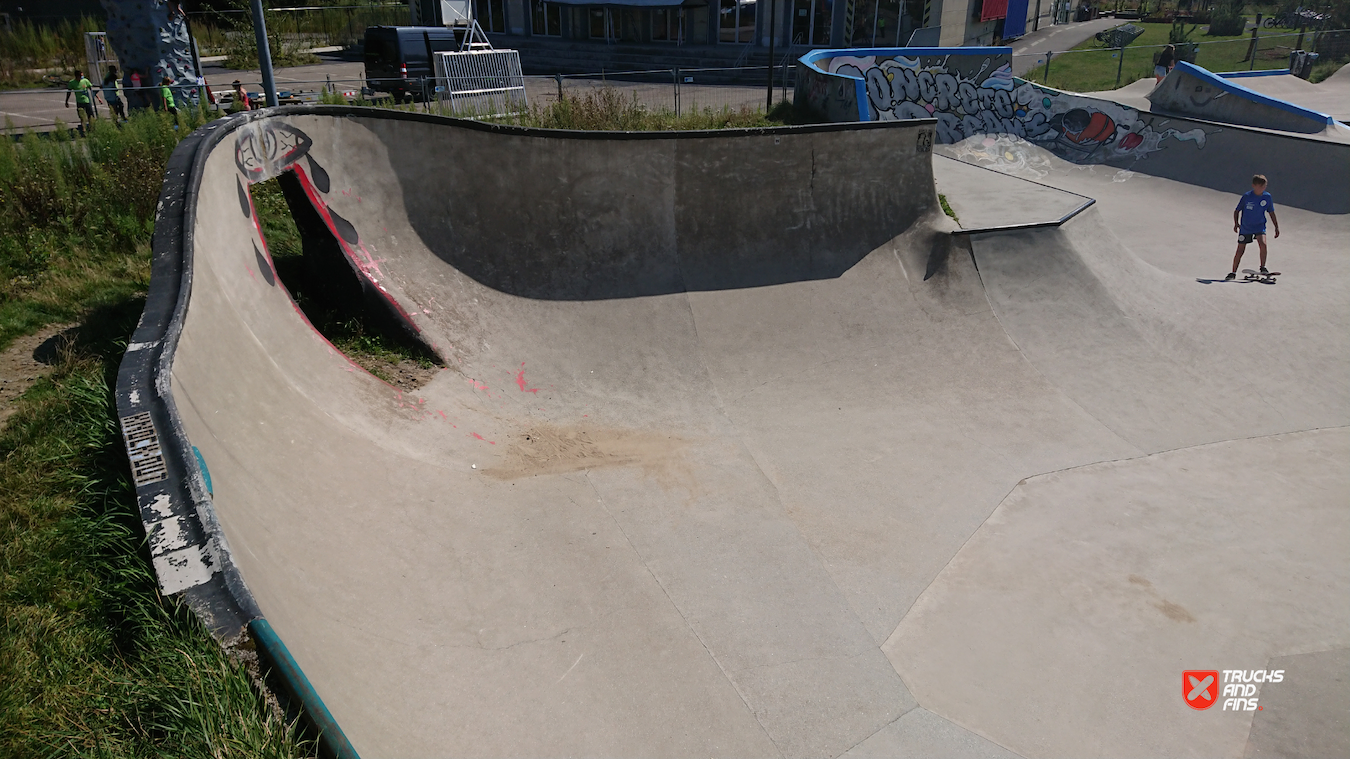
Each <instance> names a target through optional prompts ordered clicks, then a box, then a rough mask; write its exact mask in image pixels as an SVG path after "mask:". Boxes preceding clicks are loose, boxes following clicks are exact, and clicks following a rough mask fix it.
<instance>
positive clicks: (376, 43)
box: [365, 26, 465, 102]
mask: <svg viewBox="0 0 1350 759" xmlns="http://www.w3.org/2000/svg"><path fill="white" fill-rule="evenodd" d="M464 34H465V30H464V29H463V28H456V27H444V26H371V27H367V28H366V61H365V62H366V86H368V87H369V88H370V89H372V90H375V91H377V92H388V93H390V94H391V95H393V96H394V99H395V100H398V101H399V102H402V101H404V100H407V99H408V98H409V97H412V98H414V99H419V98H421V97H422V92H423V85H422V81H421V80H423V79H429V78H431V77H434V76H436V72H435V71H434V70H433V65H432V61H431V57H432V53H448V52H453V51H456V50H459V49H460V45H461V43H463V41H464ZM429 86H430V85H428V87H429Z"/></svg>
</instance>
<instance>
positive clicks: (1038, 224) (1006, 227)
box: [933, 152, 1097, 235]
mask: <svg viewBox="0 0 1350 759" xmlns="http://www.w3.org/2000/svg"><path fill="white" fill-rule="evenodd" d="M933 155H934V157H937V158H945V159H947V160H948V161H956V162H957V163H959V164H963V165H965V166H972V167H974V168H977V169H983V170H984V171H992V172H994V173H995V174H998V175H999V176H1003V177H1010V178H1012V179H1020V180H1022V181H1023V182H1026V183H1028V184H1034V185H1036V186H1038V187H1049V188H1050V189H1052V190H1056V191H1058V192H1062V193H1064V194H1065V195H1072V196H1074V197H1075V198H1082V199H1083V200H1084V201H1086V202H1084V203H1081V204H1079V206H1078V207H1077V208H1075V209H1073V210H1072V211H1070V212H1068V213H1067V214H1065V215H1063V216H1061V217H1060V218H1059V220H1057V221H1033V222H1028V223H1026V224H1000V225H999V226H996V227H977V228H975V229H964V228H963V229H957V230H954V231H952V234H953V235H977V234H980V233H982V232H1016V231H1017V230H1021V229H1042V228H1044V227H1059V226H1063V225H1064V222H1066V221H1068V220H1069V219H1072V218H1073V217H1075V216H1077V215H1078V214H1080V213H1082V212H1083V211H1086V210H1087V209H1088V207H1089V206H1091V205H1093V204H1094V203H1096V202H1097V200H1096V199H1095V198H1090V197H1088V196H1087V195H1083V194H1082V193H1077V192H1074V191H1072V190H1062V189H1060V188H1058V187H1054V186H1051V185H1048V184H1045V183H1044V182H1037V181H1036V180H1034V179H1027V178H1026V177H1019V176H1017V175H1016V174H1005V173H1003V172H1002V171H999V170H998V169H991V168H989V167H988V166H981V165H979V164H978V163H970V162H968V161H962V160H961V159H960V158H955V157H952V156H949V155H943V154H942V153H938V152H934V153H933Z"/></svg>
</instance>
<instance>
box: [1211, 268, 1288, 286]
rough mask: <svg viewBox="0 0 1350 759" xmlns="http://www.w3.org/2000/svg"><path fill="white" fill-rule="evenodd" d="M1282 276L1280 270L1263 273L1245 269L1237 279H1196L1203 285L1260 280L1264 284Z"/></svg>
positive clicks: (1272, 282) (1244, 282)
mask: <svg viewBox="0 0 1350 759" xmlns="http://www.w3.org/2000/svg"><path fill="white" fill-rule="evenodd" d="M1278 276H1280V272H1278V271H1272V272H1270V273H1268V274H1262V273H1261V272H1259V271H1256V270H1254V269H1243V270H1242V276H1241V277H1238V278H1235V279H1223V278H1220V279H1204V278H1201V277H1196V279H1195V281H1196V282H1199V283H1200V284H1202V285H1219V284H1223V283H1225V282H1226V283H1229V284H1238V285H1245V284H1248V283H1250V282H1260V283H1261V284H1263V285H1273V284H1275V278H1276V277H1278Z"/></svg>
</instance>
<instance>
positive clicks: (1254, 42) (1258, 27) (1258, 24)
mask: <svg viewBox="0 0 1350 759" xmlns="http://www.w3.org/2000/svg"><path fill="white" fill-rule="evenodd" d="M1260 33H1261V14H1260V13H1258V14H1256V26H1253V27H1252V52H1251V55H1250V56H1249V57H1250V58H1251V60H1250V61H1249V62H1248V63H1247V70H1248V71H1251V70H1252V69H1254V68H1256V48H1257V47H1258V46H1260V44H1261V43H1260V42H1259V41H1258V36H1259V35H1260Z"/></svg>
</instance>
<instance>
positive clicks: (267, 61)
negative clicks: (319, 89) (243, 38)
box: [253, 0, 277, 108]
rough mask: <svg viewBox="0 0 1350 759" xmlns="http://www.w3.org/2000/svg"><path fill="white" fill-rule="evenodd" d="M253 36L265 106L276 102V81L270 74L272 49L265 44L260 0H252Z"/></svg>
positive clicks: (274, 104)
mask: <svg viewBox="0 0 1350 759" xmlns="http://www.w3.org/2000/svg"><path fill="white" fill-rule="evenodd" d="M253 36H254V38H255V39H256V40H257V41H258V66H259V68H261V69H262V80H263V81H262V83H263V92H264V93H265V94H266V95H267V106H268V107H269V108H272V107H275V106H276V104H277V82H276V79H275V78H274V77H273V76H272V50H271V48H270V47H268V45H267V22H266V21H265V20H263V6H262V0H253Z"/></svg>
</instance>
